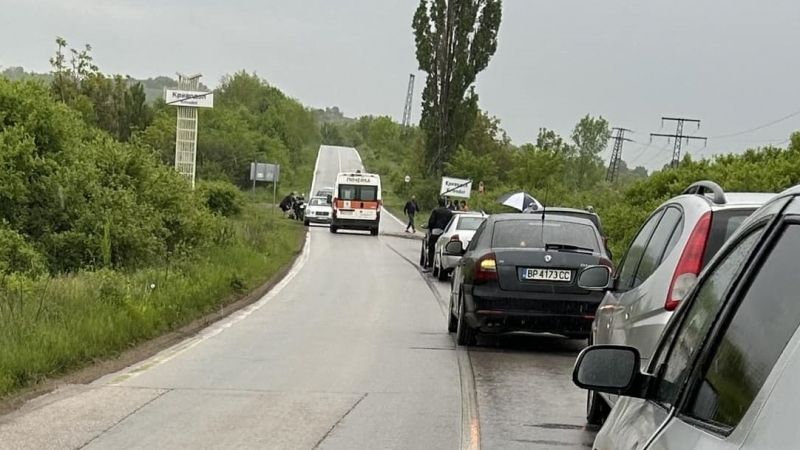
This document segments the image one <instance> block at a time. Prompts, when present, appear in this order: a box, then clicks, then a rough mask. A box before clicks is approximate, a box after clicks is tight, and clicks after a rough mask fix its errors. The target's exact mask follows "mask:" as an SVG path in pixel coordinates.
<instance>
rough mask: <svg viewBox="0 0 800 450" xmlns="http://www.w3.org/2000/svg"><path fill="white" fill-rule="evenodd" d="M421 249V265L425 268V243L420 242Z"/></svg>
mask: <svg viewBox="0 0 800 450" xmlns="http://www.w3.org/2000/svg"><path fill="white" fill-rule="evenodd" d="M420 247H421V248H420V250H419V266H420V267H422V268H423V269H424V268H425V243H422V244H420Z"/></svg>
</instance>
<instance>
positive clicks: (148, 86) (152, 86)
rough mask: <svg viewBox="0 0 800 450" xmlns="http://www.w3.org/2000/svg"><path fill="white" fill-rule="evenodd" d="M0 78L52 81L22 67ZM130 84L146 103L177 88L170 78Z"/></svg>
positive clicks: (0, 73) (46, 75)
mask: <svg viewBox="0 0 800 450" xmlns="http://www.w3.org/2000/svg"><path fill="white" fill-rule="evenodd" d="M0 76H2V77H6V78H8V79H11V80H22V79H34V80H41V81H44V82H45V83H50V82H51V81H52V80H53V74H51V73H36V72H27V71H25V69H24V68H22V67H7V68H5V69H3V70H2V71H0ZM129 83H130V84H136V83H142V86H143V87H144V92H145V94H146V95H147V101H148V102H151V103H152V102H153V101H154V100H155V99H158V98H163V97H164V88H168V89H173V88H177V87H178V80H176V79H174V78H170V77H164V76H161V77H155V78H148V79H146V80H137V79H135V78H131V79H130V80H129ZM200 90H203V91H210V90H211V89H210V88H209V87H208V86H206V85H204V84H203V83H200Z"/></svg>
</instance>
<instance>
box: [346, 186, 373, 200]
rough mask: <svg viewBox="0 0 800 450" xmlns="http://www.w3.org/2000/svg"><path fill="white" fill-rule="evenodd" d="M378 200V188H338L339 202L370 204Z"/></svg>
mask: <svg viewBox="0 0 800 450" xmlns="http://www.w3.org/2000/svg"><path fill="white" fill-rule="evenodd" d="M377 199H378V186H360V185H353V184H342V185H340V186H339V200H361V201H364V202H372V201H375V200H377Z"/></svg>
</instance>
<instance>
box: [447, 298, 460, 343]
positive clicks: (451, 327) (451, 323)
mask: <svg viewBox="0 0 800 450" xmlns="http://www.w3.org/2000/svg"><path fill="white" fill-rule="evenodd" d="M457 330H458V317H456V315H455V314H453V291H452V290H451V291H450V306H449V307H448V308H447V332H448V333H455V332H456V331H457Z"/></svg>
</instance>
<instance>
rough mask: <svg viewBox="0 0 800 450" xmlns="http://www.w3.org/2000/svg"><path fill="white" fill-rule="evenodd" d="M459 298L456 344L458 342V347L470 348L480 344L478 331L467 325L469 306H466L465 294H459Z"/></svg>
mask: <svg viewBox="0 0 800 450" xmlns="http://www.w3.org/2000/svg"><path fill="white" fill-rule="evenodd" d="M458 297H459V301H458V325H457V327H456V342H458V345H463V346H466V347H469V346H472V345H475V344H476V343H477V342H478V330H476V329H474V328H471V327H470V326H469V325H467V318H466V311H467V306H466V305H465V304H464V303H465V302H464V294H459V296H458Z"/></svg>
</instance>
